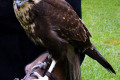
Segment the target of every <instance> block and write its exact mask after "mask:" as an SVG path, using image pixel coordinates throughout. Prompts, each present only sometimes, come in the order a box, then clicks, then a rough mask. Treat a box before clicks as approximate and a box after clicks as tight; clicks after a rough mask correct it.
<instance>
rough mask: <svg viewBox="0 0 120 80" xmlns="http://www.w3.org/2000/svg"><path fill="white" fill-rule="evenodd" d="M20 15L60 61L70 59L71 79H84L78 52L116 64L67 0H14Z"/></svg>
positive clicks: (28, 30)
mask: <svg viewBox="0 0 120 80" xmlns="http://www.w3.org/2000/svg"><path fill="white" fill-rule="evenodd" d="M13 5H14V11H15V14H16V17H17V19H18V20H19V22H20V23H21V25H22V27H23V28H24V30H25V31H26V34H27V35H28V36H29V38H30V39H31V40H32V41H34V42H35V43H36V44H40V45H42V46H44V47H45V48H46V49H47V50H48V51H49V53H50V54H51V56H52V58H53V59H55V60H56V61H59V60H64V59H67V60H68V63H69V64H68V66H69V71H70V74H69V75H70V77H71V78H70V79H69V80H80V68H79V67H80V65H79V58H78V54H87V55H88V56H90V57H91V58H93V59H94V60H96V61H98V62H99V63H100V64H101V65H102V66H103V67H104V68H106V69H107V70H110V71H112V72H113V73H115V71H114V69H113V68H112V66H111V65H110V64H109V63H108V62H107V61H106V60H105V58H104V57H103V56H102V55H101V54H100V53H99V51H98V50H97V49H96V48H95V46H94V45H93V44H92V43H91V41H90V38H91V37H92V36H91V34H90V32H89V31H88V29H87V28H86V26H85V24H84V23H83V21H82V20H81V19H80V18H79V17H78V15H77V14H76V12H75V11H74V10H73V8H72V7H71V6H70V5H69V4H68V3H67V2H66V1H64V0H14V4H13Z"/></svg>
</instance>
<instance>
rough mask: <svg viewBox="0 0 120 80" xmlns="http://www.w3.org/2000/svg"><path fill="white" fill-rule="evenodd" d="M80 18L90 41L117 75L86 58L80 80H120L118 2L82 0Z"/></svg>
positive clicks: (119, 13)
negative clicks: (87, 31) (89, 34)
mask: <svg viewBox="0 0 120 80" xmlns="http://www.w3.org/2000/svg"><path fill="white" fill-rule="evenodd" d="M82 16H83V17H82V19H83V21H84V23H85V24H86V26H87V28H88V29H89V31H90V33H91V34H92V36H93V38H91V41H92V42H93V43H94V45H95V46H96V47H97V49H98V50H99V51H100V53H101V54H102V55H103V56H104V57H105V59H107V61H108V62H109V63H110V64H111V65H112V66H113V68H114V69H115V71H116V73H117V74H116V75H114V74H111V73H109V72H108V71H107V70H106V69H104V68H103V67H102V66H101V65H100V64H98V63H97V62H96V61H94V60H92V59H91V58H89V57H88V56H86V58H85V60H84V62H83V64H82V66H81V74H82V80H120V0H82Z"/></svg>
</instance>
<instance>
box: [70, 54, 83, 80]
mask: <svg viewBox="0 0 120 80" xmlns="http://www.w3.org/2000/svg"><path fill="white" fill-rule="evenodd" d="M72 60H74V61H73V62H75V63H71V62H70V61H69V60H68V68H69V69H68V74H69V75H68V76H69V78H68V80H81V72H80V64H79V63H80V62H79V58H78V55H77V54H76V56H75V58H74V59H72Z"/></svg>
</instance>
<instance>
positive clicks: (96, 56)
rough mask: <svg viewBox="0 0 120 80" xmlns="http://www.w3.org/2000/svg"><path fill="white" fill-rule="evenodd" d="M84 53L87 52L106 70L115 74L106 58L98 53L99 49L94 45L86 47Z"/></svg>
mask: <svg viewBox="0 0 120 80" xmlns="http://www.w3.org/2000/svg"><path fill="white" fill-rule="evenodd" d="M84 54H87V55H88V56H89V57H91V58H92V59H94V60H96V61H97V62H99V63H100V64H101V65H102V66H103V67H104V68H106V69H107V70H108V71H111V72H113V73H114V74H116V72H115V71H114V69H113V68H112V66H111V65H110V64H109V63H108V62H107V60H106V59H105V58H104V57H103V56H102V55H101V54H100V53H99V51H98V50H97V49H96V47H95V46H94V45H93V44H92V48H88V49H86V50H85V51H84Z"/></svg>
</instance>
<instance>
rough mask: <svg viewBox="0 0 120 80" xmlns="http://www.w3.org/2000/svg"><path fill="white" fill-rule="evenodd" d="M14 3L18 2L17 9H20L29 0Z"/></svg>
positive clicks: (19, 0)
mask: <svg viewBox="0 0 120 80" xmlns="http://www.w3.org/2000/svg"><path fill="white" fill-rule="evenodd" d="M14 1H15V2H16V5H17V8H18V9H20V7H21V6H22V5H23V4H24V3H25V2H27V1H28V0H14Z"/></svg>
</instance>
